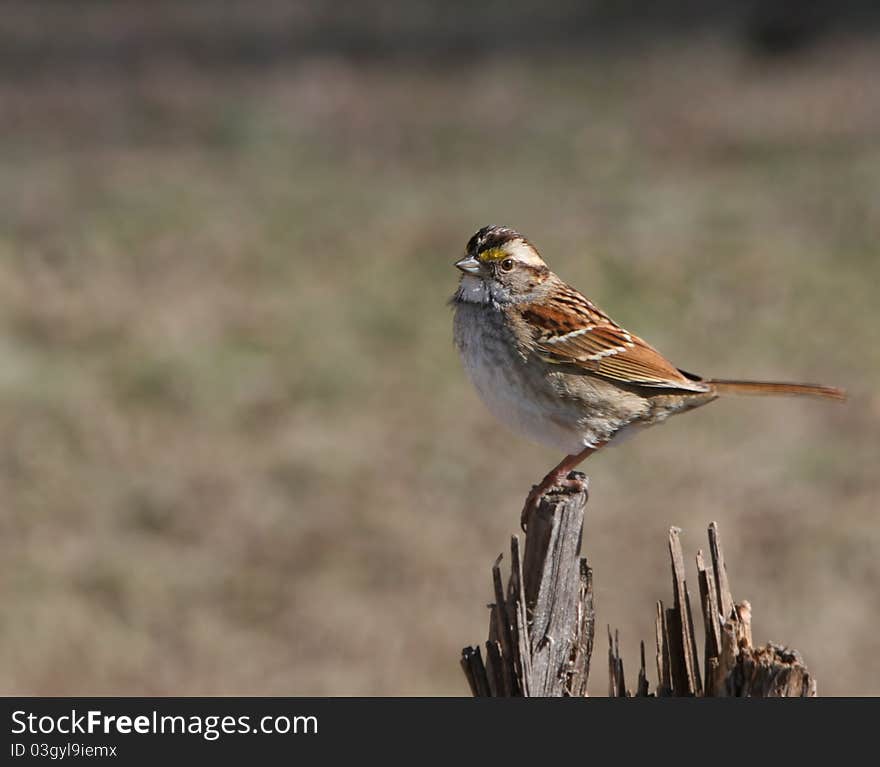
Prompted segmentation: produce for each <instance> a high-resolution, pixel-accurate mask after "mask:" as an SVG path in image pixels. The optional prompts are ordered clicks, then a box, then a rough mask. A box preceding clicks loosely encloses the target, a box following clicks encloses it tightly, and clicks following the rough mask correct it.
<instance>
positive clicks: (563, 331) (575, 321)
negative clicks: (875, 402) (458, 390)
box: [450, 226, 846, 529]
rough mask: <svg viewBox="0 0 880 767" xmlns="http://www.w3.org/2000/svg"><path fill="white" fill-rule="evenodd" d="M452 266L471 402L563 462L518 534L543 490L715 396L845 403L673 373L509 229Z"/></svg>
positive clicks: (572, 484) (482, 236)
mask: <svg viewBox="0 0 880 767" xmlns="http://www.w3.org/2000/svg"><path fill="white" fill-rule="evenodd" d="M455 266H456V267H458V269H459V270H460V271H461V272H462V275H461V279H460V281H459V285H458V289H457V290H456V292H455V294H454V295H453V297H452V299H451V300H450V303H451V304H452V306H453V308H454V321H453V337H454V340H455V345H456V347H457V349H458V352H459V354H460V356H461V360H462V362H463V364H464V368H465V370H466V372H467V374H468V377H469V378H470V380H471V381H472V383H473V385H474V387H475V388H476V390H477V393H478V394H479V396H480V398H481V399H482V401H483V402H484V403H485V405H486V407H487V408H488V409H489V411H490V412H491V413H492V414H493V415H494V416H495V417H496V418H498V420H500V421H501V422H502V423H504V424H506V425H507V426H508V427H510V428H511V429H512V430H513V431H515V432H519V433H521V434H523V435H525V436H526V437H529V438H531V439H533V440H534V441H536V442H539V443H541V444H544V445H547V446H549V447H552V448H554V449H557V450H559V451H560V452H562V453H564V454H565V457H564V458H563V459H562V460H561V461H560V462H559V463H558V464H557V465H556V466H555V467H553V468H552V469H551V470H550V471H549V472H548V473H547V475H546V476H545V477H544V479H542V480H541V481H540V482H539V483H538V484H537V485H534V486H533V487H532V489H531V491H530V492H529V494H528V496H527V498H526V502H525V505H524V507H523V510H522V515H521V524H522V527H523V529H525V528H526V527H527V525H528V520H529V517H530V516H531V514H532V513H534V511H535V509H536V508H537V507H538V505H539V503H540V501H541V499H542V498H543V496H544V495H545V494H546V493H547V492H548V491H549V490H551V489H552V488H555V487H561V488H566V487H569V488H575V489H583V487H584V485H583V481H584V480H583V475H581V474H578V473H575V472H573V470H574V468H575V467H576V466H578V465H579V464H580V463H581V462H582V461H584V460H585V459H586V458H588V457H589V456H590V455H592V454H593V453H595V452H596V451H597V450H599V449H601V448H603V447H605V446H607V445H614V444H617V443H619V442H620V441H621V440H623V439H626V438H628V437H630V436H633V435H634V434H637V433H638V432H640V431H641V430H642V429H644V428H647V427H649V426H653V425H655V424H658V423H662V422H663V421H665V420H666V419H667V418H669V416H671V415H677V414H678V413H684V412H687V411H688V410H693V409H694V408H698V407H701V406H702V405H706V404H708V403H709V402H712V401H713V400H715V399H717V398H718V397H719V396H720V395H722V394H770V395H773V394H793V395H806V396H811V397H820V398H826V399H831V400H844V399H845V398H846V393H845V392H844V391H843V390H842V389H837V388H834V387H830V386H820V385H818V384H803V383H775V382H769V381H743V380H727V379H720V378H705V377H703V376H699V375H695V374H694V373H688V372H687V371H685V370H682V369H680V368H678V367H676V366H675V365H673V364H672V363H671V362H670V361H669V360H667V359H666V357H664V356H663V355H662V354H661V353H660V352H658V351H657V350H656V349H655V348H654V347H653V346H651V345H650V344H648V342H647V341H644V340H643V339H641V338H640V337H639V336H637V335H635V334H634V333H631V332H629V331H628V330H625V329H624V328H623V327H621V326H620V325H619V324H617V323H616V322H615V321H614V320H613V319H611V317H610V316H609V315H608V314H606V313H605V312H604V311H602V309H600V308H599V307H598V306H596V305H595V304H594V303H593V302H592V301H590V300H589V299H588V298H586V297H585V296H584V295H583V294H582V293H580V292H578V291H577V290H575V289H574V288H573V287H571V286H570V285H568V284H566V283H565V282H563V281H562V280H561V279H560V278H559V277H558V276H557V275H556V274H554V273H553V272H552V271H551V270H550V268H549V267H548V266H547V264H546V263H544V260H543V259H542V258H541V256H540V254H539V253H538V251H537V249H536V248H535V246H534V245H532V244H531V243H530V242H529V241H528V240H527V239H526V238H525V237H523V236H522V235H521V234H519V232H517V231H515V230H513V229H509V228H507V227H504V226H486V227H484V228H482V229H480V231H478V232H477V233H476V234H475V235H474V236H473V237H471V238H470V240H469V241H468V244H467V247H466V249H465V255H464V257H463V258H460V259H459V260H458V261H456V262H455Z"/></svg>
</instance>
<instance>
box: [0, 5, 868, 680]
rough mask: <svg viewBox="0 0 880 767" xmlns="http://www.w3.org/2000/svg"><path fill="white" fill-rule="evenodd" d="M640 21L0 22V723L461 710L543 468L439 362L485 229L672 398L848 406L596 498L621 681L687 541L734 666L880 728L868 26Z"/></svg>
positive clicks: (620, 473)
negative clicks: (602, 324) (855, 702)
mask: <svg viewBox="0 0 880 767" xmlns="http://www.w3.org/2000/svg"><path fill="white" fill-rule="evenodd" d="M646 6H647V4H637V3H623V4H621V3H612V2H593V3H576V2H564V3H558V4H555V5H551V6H548V5H547V4H545V3H541V4H538V3H526V2H517V3H501V2H493V3H487V4H484V5H480V6H479V7H478V8H475V7H472V4H470V3H464V2H453V3H439V2H438V3H429V2H424V0H420V1H419V2H409V3H404V2H380V1H379V0H372V1H371V2H362V3H323V4H320V3H312V4H310V3H302V2H300V3H280V2H268V1H264V2H245V1H244V0H238V1H237V2H225V3H208V2H188V3H177V2H170V0H168V1H162V2H150V3H135V2H126V1H122V0H120V1H118V2H97V1H91V2H72V1H70V2H33V0H18V1H17V2H6V3H4V11H3V14H2V15H0V110H2V119H0V131H2V133H0V433H2V435H3V440H2V442H0V494H2V498H3V511H2V516H0V533H2V534H0V547H2V556H0V563H2V564H0V568H2V569H0V589H2V591H0V593H2V603H0V604H2V607H0V657H2V658H3V659H4V660H3V668H2V674H0V680H2V681H0V690H2V692H4V693H16V694H169V695H197V694H264V695H331V694H332V695H378V694H384V695H389V694H390V695H412V694H418V695H460V694H465V693H466V686H465V683H464V679H463V677H462V675H461V673H460V671H459V668H458V653H459V650H460V648H461V647H462V646H463V645H465V644H470V643H472V642H475V641H479V640H480V639H481V638H483V637H484V636H485V629H486V623H487V617H488V614H487V612H486V610H485V607H484V605H485V603H486V602H488V601H489V599H490V592H489V583H490V580H489V577H488V576H489V567H490V565H491V563H492V561H493V559H494V557H495V556H496V554H497V553H498V552H500V551H502V550H503V549H505V548H506V542H507V540H508V536H509V535H510V533H512V532H514V531H515V530H516V528H517V523H518V519H519V509H520V505H521V502H522V499H523V497H524V495H525V493H526V491H527V490H528V488H529V485H530V484H531V483H532V482H533V481H537V479H539V478H540V477H541V476H542V475H543V474H544V472H545V471H546V469H548V468H549V467H550V466H551V465H552V464H553V463H555V462H556V461H557V460H558V459H559V458H560V456H558V455H555V454H553V453H552V452H551V451H548V450H545V449H543V448H539V447H535V446H533V445H531V444H529V443H527V442H526V441H524V440H522V439H520V438H514V437H511V436H510V435H509V434H507V433H506V432H505V431H503V430H502V428H501V427H500V426H498V425H496V423H495V422H494V421H493V420H492V419H491V417H490V416H489V415H488V413H487V412H486V411H485V410H484V408H483V407H482V405H481V404H480V403H479V402H478V401H477V398H476V395H475V394H474V392H473V391H472V390H471V388H470V386H469V384H468V383H467V382H466V380H465V377H464V374H463V372H462V371H461V369H460V366H459V364H458V360H457V358H456V356H455V353H454V351H453V348H452V343H451V316H450V312H449V309H448V308H447V307H446V306H445V301H446V299H447V297H448V296H449V294H451V293H452V291H453V289H454V286H455V283H456V279H457V278H456V273H455V270H454V269H453V268H452V266H451V264H452V261H453V260H455V259H456V258H457V257H458V256H459V255H460V253H461V252H462V248H463V246H464V243H465V242H466V240H467V239H468V237H469V236H470V235H471V234H472V232H473V231H474V230H476V229H477V228H478V227H480V226H482V225H484V224H488V223H500V224H507V225H511V226H515V227H517V228H518V229H520V230H521V231H523V232H524V233H525V234H526V235H527V236H529V237H530V238H531V239H532V240H534V242H535V243H536V244H537V245H538V247H539V248H540V249H541V250H542V252H543V254H544V255H545V257H546V258H547V260H548V261H549V262H550V264H551V266H553V267H554V268H555V269H556V270H557V271H558V272H559V273H560V274H561V275H562V276H563V277H564V278H566V279H567V280H568V281H570V282H572V283H573V284H574V285H576V286H578V287H580V288H581V289H582V290H584V291H585V292H586V293H587V294H588V295H589V296H590V297H591V298H593V299H594V300H595V301H596V302H597V303H599V305H601V306H603V307H605V308H606V309H607V310H609V311H610V312H611V314H612V315H613V316H614V317H615V318H617V319H618V320H620V321H621V322H622V323H624V324H625V325H626V326H627V327H630V328H632V329H633V330H634V331H636V332H638V333H640V334H642V335H644V336H645V337H646V338H648V339H649V340H650V341H651V342H652V343H654V344H655V345H657V346H658V347H659V348H660V349H661V350H663V351H664V352H665V353H666V354H667V355H669V356H670V357H671V359H673V360H674V361H676V362H677V363H678V364H680V365H682V366H683V367H685V368H686V369H691V370H695V371H697V372H701V373H706V374H712V375H717V376H727V377H732V376H748V377H767V378H779V379H786V378H787V379H793V380H816V381H820V382H823V383H828V384H834V385H841V386H845V387H847V388H849V390H850V393H851V399H850V402H849V403H848V404H847V406H845V407H835V406H833V405H828V404H825V403H821V402H813V401H804V402H802V401H793V400H773V401H770V400H758V399H731V400H727V401H724V402H721V403H718V404H714V405H713V406H712V407H709V408H706V409H704V410H701V411H700V412H699V413H696V414H694V415H692V416H689V417H687V418H681V419H676V420H675V421H674V422H672V423H671V424H669V425H667V426H665V427H664V428H659V429H655V430H652V431H650V432H648V433H646V434H645V435H643V436H642V437H640V438H639V439H638V440H635V441H633V442H630V443H627V444H626V445H624V446H623V447H621V448H618V449H614V450H609V451H607V452H605V453H603V454H601V455H600V456H598V457H597V458H596V459H594V460H592V461H591V462H590V464H589V465H587V468H588V472H589V473H590V475H591V477H592V488H593V491H592V499H591V504H590V507H589V510H588V516H589V519H588V523H587V530H586V535H585V549H586V551H587V552H588V554H589V555H590V557H591V558H592V561H593V565H594V567H595V573H596V575H595V580H596V588H597V593H598V617H599V621H600V624H601V625H602V626H604V624H606V623H610V624H611V625H613V626H617V627H619V628H620V629H621V632H622V634H621V636H622V649H623V652H624V657H625V659H626V660H627V661H628V663H629V664H630V665H631V664H632V663H634V662H635V660H636V653H637V647H638V641H639V639H641V638H645V639H649V638H650V637H651V636H652V631H653V628H652V625H653V624H652V615H653V603H654V600H656V599H658V598H663V599H667V598H669V595H670V587H669V585H668V583H667V580H668V575H667V573H668V565H667V563H666V559H665V556H666V555H665V531H666V528H667V527H668V526H669V525H670V524H677V525H679V526H681V527H682V528H683V529H684V531H685V538H684V541H685V545H686V547H688V551H689V554H693V552H694V551H695V550H696V548H697V547H699V546H704V541H705V534H704V531H705V526H706V524H707V523H708V522H709V521H710V520H712V519H716V520H718V522H719V524H720V527H721V531H722V534H723V536H724V539H725V543H726V549H727V554H728V558H729V567H730V574H731V578H732V583H733V586H734V591H735V596H736V597H738V598H749V599H751V600H752V602H753V608H754V614H755V619H754V620H755V635H756V639H758V640H759V641H766V640H770V639H772V640H775V641H778V642H786V643H789V644H790V645H792V646H794V647H797V648H798V649H799V650H800V651H801V652H802V653H803V655H804V657H805V659H806V661H807V663H808V665H809V667H810V669H811V670H812V671H813V672H814V674H815V675H816V677H817V678H818V680H819V691H820V694H826V695H828V694H871V693H873V694H878V693H880V667H878V665H877V664H878V659H880V652H878V649H880V648H878V646H877V643H878V639H877V637H878V635H880V632H878V628H880V618H878V615H880V556H878V554H880V514H878V511H880V509H878V506H880V492H878V476H877V467H878V465H880V439H878V429H880V338H878V331H880V302H878V299H877V293H878V287H880V249H878V237H877V233H878V230H880V85H878V82H880V81H878V72H880V47H878V40H877V38H876V37H875V36H874V29H875V28H876V21H877V19H876V18H875V14H874V12H873V11H872V10H871V8H870V4H868V3H859V2H845V3H824V2H818V1H817V0H813V1H812V2H809V3H800V4H791V5H790V7H789V4H783V3H755V4H743V3H724V2H719V3H714V4H713V3H689V2H677V3H674V2H655V3H653V4H651V11H650V12H649V13H646V10H645V7H646ZM691 563H692V560H691ZM690 566H691V567H692V564H691V565H690ZM691 578H692V579H693V570H691ZM692 588H693V586H692ZM758 595H760V598H758ZM596 669H597V670H596V671H595V673H594V679H593V688H594V689H595V690H596V691H597V692H598V693H602V692H603V690H604V687H605V680H604V677H603V674H602V664H601V663H597V664H596Z"/></svg>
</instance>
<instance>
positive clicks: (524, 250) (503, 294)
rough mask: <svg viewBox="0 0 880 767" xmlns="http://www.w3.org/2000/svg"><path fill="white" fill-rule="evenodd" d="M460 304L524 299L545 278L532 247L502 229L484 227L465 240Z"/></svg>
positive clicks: (546, 271)
mask: <svg viewBox="0 0 880 767" xmlns="http://www.w3.org/2000/svg"><path fill="white" fill-rule="evenodd" d="M455 266H456V267H458V268H459V269H460V270H461V271H462V272H463V274H462V277H461V286H460V288H459V295H460V297H461V298H462V300H465V301H468V300H470V301H475V302H485V301H488V300H490V299H491V300H494V301H496V302H499V303H509V302H512V301H516V300H519V299H522V298H525V297H527V296H528V295H529V294H530V293H531V292H532V291H533V290H534V289H535V288H537V287H538V286H539V285H541V284H542V283H543V282H544V281H545V280H546V279H547V278H548V277H549V276H550V269H549V268H548V267H547V264H545V263H544V261H543V259H542V258H541V256H540V255H539V254H538V251H537V250H536V249H535V246H534V245H532V244H531V243H530V242H529V241H528V240H527V239H526V238H525V237H523V236H522V235H521V234H520V233H519V232H517V231H515V230H513V229H509V228H507V227H506V226H484V227H483V228H482V229H480V231H479V232H477V233H476V234H475V235H474V236H473V237H471V238H470V240H468V244H467V247H466V248H465V255H464V257H463V258H461V259H459V260H458V261H456V262H455Z"/></svg>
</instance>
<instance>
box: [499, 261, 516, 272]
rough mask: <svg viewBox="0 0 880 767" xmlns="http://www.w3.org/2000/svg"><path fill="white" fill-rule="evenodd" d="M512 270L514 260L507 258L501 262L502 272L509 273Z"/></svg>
mask: <svg viewBox="0 0 880 767" xmlns="http://www.w3.org/2000/svg"><path fill="white" fill-rule="evenodd" d="M511 269H513V259H512V258H505V259H504V260H503V261H502V262H501V271H502V272H509V271H510V270H511Z"/></svg>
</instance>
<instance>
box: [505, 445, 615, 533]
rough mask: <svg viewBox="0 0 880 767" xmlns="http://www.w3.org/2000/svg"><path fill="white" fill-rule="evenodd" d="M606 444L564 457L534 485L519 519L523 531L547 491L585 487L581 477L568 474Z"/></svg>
mask: <svg viewBox="0 0 880 767" xmlns="http://www.w3.org/2000/svg"><path fill="white" fill-rule="evenodd" d="M604 444H605V443H604V442H603V443H602V444H599V445H596V446H595V447H585V448H584V449H583V450H581V452H580V453H577V454H575V455H567V456H565V458H563V459H562V460H561V461H560V462H559V463H558V464H557V465H556V466H554V467H553V468H552V469H550V471H549V472H548V473H547V476H546V477H544V479H542V480H541V481H540V482H539V483H538V484H537V485H533V486H532V490H531V492H530V493H529V495H528V497H527V498H526V503H525V506H523V510H522V515H521V516H520V520H519V523H520V527H522V529H523V531H525V530H526V528H527V527H528V526H529V520H530V519H531V517H532V514H534V513H535V512H536V511H537V510H538V505H539V504H540V503H541V499H542V498H543V497H544V495H545V494H546V493H547V491H549V490H550V489H552V488H554V487H562V488H570V489H572V490H575V491H580V490H583V489H584V483H583V481H582V480H581V479H579V478H572V477H569V476H568V475H569V473H570V472H571V471H573V470H574V469H575V467H577V466H578V464H580V463H581V462H583V461H584V460H586V459H587V458H588V457H589V456H591V455H592V454H593V453H595V452H596V451H597V450H598V449H599V448H600V447H602V445H604Z"/></svg>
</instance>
